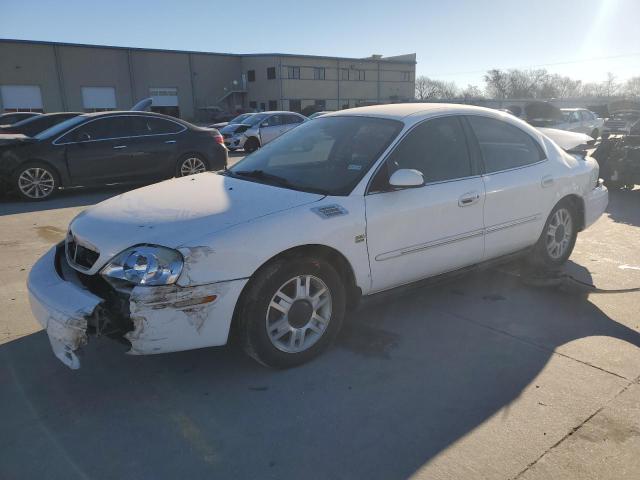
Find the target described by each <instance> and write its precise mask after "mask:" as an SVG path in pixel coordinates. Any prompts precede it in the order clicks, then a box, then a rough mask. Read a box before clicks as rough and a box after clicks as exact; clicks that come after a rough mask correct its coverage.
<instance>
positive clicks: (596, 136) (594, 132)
mask: <svg viewBox="0 0 640 480" xmlns="http://www.w3.org/2000/svg"><path fill="white" fill-rule="evenodd" d="M599 136H600V132H599V131H598V129H597V128H594V129H593V132H591V138H593V139H594V140H597V139H598V137H599Z"/></svg>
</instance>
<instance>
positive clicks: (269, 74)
mask: <svg viewBox="0 0 640 480" xmlns="http://www.w3.org/2000/svg"><path fill="white" fill-rule="evenodd" d="M275 78H276V67H269V68H267V80H273V79H275Z"/></svg>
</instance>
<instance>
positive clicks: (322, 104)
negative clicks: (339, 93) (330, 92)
mask: <svg viewBox="0 0 640 480" xmlns="http://www.w3.org/2000/svg"><path fill="white" fill-rule="evenodd" d="M314 103H315V106H316V109H318V110H319V111H322V110H324V109H326V108H327V101H326V100H316V101H315V102H314Z"/></svg>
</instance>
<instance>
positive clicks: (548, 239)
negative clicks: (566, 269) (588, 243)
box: [531, 201, 578, 268]
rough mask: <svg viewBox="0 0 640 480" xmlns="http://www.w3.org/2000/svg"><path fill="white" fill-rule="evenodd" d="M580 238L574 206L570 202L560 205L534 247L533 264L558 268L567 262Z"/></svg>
mask: <svg viewBox="0 0 640 480" xmlns="http://www.w3.org/2000/svg"><path fill="white" fill-rule="evenodd" d="M577 236H578V222H577V215H576V210H575V208H574V206H573V205H572V204H571V203H570V202H569V201H562V202H560V203H558V205H556V206H555V207H554V209H553V210H552V211H551V214H550V215H549V218H547V222H546V223H545V225H544V229H543V230H542V235H540V238H539V239H538V242H537V243H536V245H535V247H534V252H533V257H532V259H531V261H532V263H533V264H534V265H536V266H542V267H550V268H553V267H558V266H560V265H562V264H563V263H564V262H566V261H567V260H568V258H569V256H570V255H571V252H572V251H573V247H574V246H575V244H576V238H577Z"/></svg>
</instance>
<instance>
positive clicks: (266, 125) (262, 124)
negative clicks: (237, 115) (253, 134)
mask: <svg viewBox="0 0 640 480" xmlns="http://www.w3.org/2000/svg"><path fill="white" fill-rule="evenodd" d="M260 126H261V127H268V126H269V122H262V123H261V124H260Z"/></svg>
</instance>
